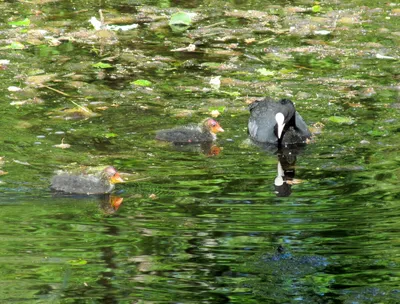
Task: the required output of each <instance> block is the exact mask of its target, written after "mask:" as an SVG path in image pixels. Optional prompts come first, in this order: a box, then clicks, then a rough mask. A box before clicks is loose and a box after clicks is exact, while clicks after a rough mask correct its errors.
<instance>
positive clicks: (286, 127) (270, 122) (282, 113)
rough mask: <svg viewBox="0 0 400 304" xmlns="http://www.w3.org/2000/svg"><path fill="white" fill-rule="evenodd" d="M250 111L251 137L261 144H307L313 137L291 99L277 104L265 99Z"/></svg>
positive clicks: (259, 101)
mask: <svg viewBox="0 0 400 304" xmlns="http://www.w3.org/2000/svg"><path fill="white" fill-rule="evenodd" d="M249 110H250V118H249V124H248V128H249V135H250V137H251V138H252V139H253V140H255V141H257V142H259V143H267V144H274V145H281V146H287V145H293V144H305V143H306V140H307V139H308V138H310V137H311V133H310V131H309V130H308V128H307V125H306V123H305V122H304V120H303V118H302V117H301V116H300V114H299V113H297V112H296V109H295V108H294V105H293V102H292V101H290V100H289V99H281V100H280V101H278V102H276V101H274V100H272V99H270V98H264V99H261V100H257V101H255V102H253V103H252V104H251V105H250V106H249Z"/></svg>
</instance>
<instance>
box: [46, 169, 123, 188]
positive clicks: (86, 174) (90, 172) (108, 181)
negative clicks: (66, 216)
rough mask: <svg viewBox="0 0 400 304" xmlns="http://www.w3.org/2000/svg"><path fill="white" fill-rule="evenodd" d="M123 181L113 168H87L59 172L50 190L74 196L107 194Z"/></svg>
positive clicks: (53, 179)
mask: <svg viewBox="0 0 400 304" xmlns="http://www.w3.org/2000/svg"><path fill="white" fill-rule="evenodd" d="M122 182H123V179H122V178H121V176H120V175H119V173H118V172H117V170H116V169H115V168H114V167H112V166H108V167H105V168H104V167H103V168H86V169H85V170H79V171H77V172H73V171H70V172H69V171H59V172H58V173H57V175H55V176H54V177H53V178H52V180H51V186H50V188H51V189H52V190H54V191H58V192H64V193H74V194H87V195H92V194H106V193H110V192H111V191H112V190H113V189H114V184H117V183H122Z"/></svg>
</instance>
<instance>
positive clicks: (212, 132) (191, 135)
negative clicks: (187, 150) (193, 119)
mask: <svg viewBox="0 0 400 304" xmlns="http://www.w3.org/2000/svg"><path fill="white" fill-rule="evenodd" d="M219 132H224V129H222V128H221V126H220V125H219V123H218V122H217V121H216V120H214V119H212V118H206V119H204V120H203V121H202V122H201V124H199V125H188V126H182V127H177V128H174V129H166V130H160V131H158V132H157V134H156V139H158V140H162V141H169V142H173V143H182V144H183V143H203V142H213V141H214V140H216V138H217V135H216V134H217V133H219Z"/></svg>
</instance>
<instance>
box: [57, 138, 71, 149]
mask: <svg viewBox="0 0 400 304" xmlns="http://www.w3.org/2000/svg"><path fill="white" fill-rule="evenodd" d="M53 147H55V148H61V149H68V148H71V145H69V144H64V138H63V139H61V144H59V145H54V146H53Z"/></svg>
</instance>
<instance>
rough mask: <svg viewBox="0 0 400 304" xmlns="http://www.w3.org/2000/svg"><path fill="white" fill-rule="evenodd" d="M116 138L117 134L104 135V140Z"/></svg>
mask: <svg viewBox="0 0 400 304" xmlns="http://www.w3.org/2000/svg"><path fill="white" fill-rule="evenodd" d="M117 136H118V134H115V133H106V134H105V135H104V137H105V138H113V137H117Z"/></svg>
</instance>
